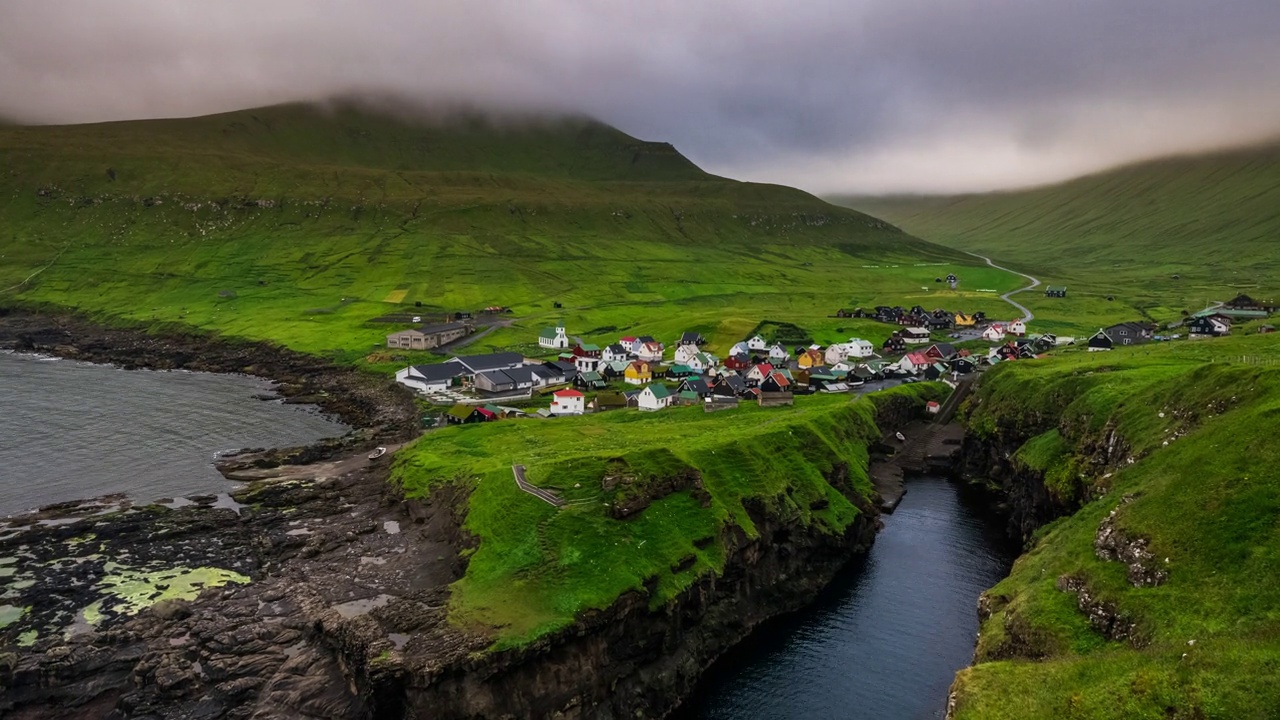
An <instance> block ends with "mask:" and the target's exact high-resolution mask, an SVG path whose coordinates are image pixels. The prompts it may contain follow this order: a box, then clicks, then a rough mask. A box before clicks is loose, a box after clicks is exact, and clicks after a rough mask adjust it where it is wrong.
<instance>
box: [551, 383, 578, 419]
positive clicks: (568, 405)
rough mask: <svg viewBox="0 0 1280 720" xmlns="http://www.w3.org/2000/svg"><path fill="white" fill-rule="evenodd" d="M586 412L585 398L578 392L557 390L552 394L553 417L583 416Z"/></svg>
mask: <svg viewBox="0 0 1280 720" xmlns="http://www.w3.org/2000/svg"><path fill="white" fill-rule="evenodd" d="M584 412H586V403H585V396H583V394H582V393H580V392H578V391H577V390H567V389H566V390H557V391H555V392H553V393H551V414H552V415H581V414H583V413H584Z"/></svg>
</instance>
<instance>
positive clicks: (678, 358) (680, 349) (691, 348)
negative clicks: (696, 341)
mask: <svg viewBox="0 0 1280 720" xmlns="http://www.w3.org/2000/svg"><path fill="white" fill-rule="evenodd" d="M700 352H702V351H701V350H699V349H698V346H697V345H679V346H677V347H676V352H675V355H674V356H673V357H672V360H673V361H674V362H675V363H676V364H679V365H687V364H689V359H690V358H692V357H693V356H694V355H697V354H698V353H700Z"/></svg>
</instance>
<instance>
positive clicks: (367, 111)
mask: <svg viewBox="0 0 1280 720" xmlns="http://www.w3.org/2000/svg"><path fill="white" fill-rule="evenodd" d="M0 165H3V167H5V168H6V170H7V172H5V173H4V174H3V175H0V197H4V198H6V199H7V200H6V202H5V203H4V204H3V205H0V227H2V228H3V230H0V256H2V257H0V261H2V262H0V304H3V303H14V302H16V303H28V304H30V303H49V304H53V305H56V306H61V307H74V308H79V309H83V310H89V311H93V312H97V313H99V314H100V315H101V316H103V317H105V318H114V319H120V320H132V321H141V322H168V321H178V322H181V323H183V324H185V325H190V326H194V327H200V328H205V329H209V330H214V331H217V332H223V333H228V334H232V335H237V336H243V337H251V338H259V339H269V340H276V341H280V342H284V343H287V344H289V345H290V346H292V347H295V348H298V349H303V350H307V351H312V352H324V353H332V354H334V355H335V356H339V355H340V356H344V357H363V356H364V355H365V354H367V353H368V352H369V350H370V348H371V347H372V346H374V345H376V344H378V343H379V342H380V340H381V337H382V335H383V334H384V333H385V332H387V325H386V324H379V323H374V322H371V320H373V319H376V318H378V317H380V316H383V315H386V314H387V313H393V312H397V311H403V310H404V309H405V308H406V307H407V308H409V309H410V310H411V311H412V313H411V314H422V315H426V314H433V313H443V312H444V311H454V310H473V309H476V308H480V307H485V306H489V305H503V306H508V307H514V308H515V310H516V315H517V316H518V317H521V318H528V320H527V323H528V324H527V325H524V324H523V323H524V322H525V321H524V320H517V323H516V327H514V328H503V329H500V330H498V331H497V332H496V333H495V334H493V335H491V336H488V337H487V338H486V342H488V343H489V344H490V345H491V346H513V345H518V344H520V343H521V342H528V341H530V340H532V339H533V338H534V337H536V333H537V330H538V326H540V325H541V324H544V323H545V322H546V321H548V320H550V319H552V318H553V316H554V318H555V319H560V318H563V319H565V320H566V321H568V322H570V323H571V324H572V327H571V330H573V331H574V332H578V333H582V332H587V331H591V330H594V329H602V328H618V327H625V326H638V325H640V324H643V323H648V325H647V327H649V328H650V329H651V331H652V332H653V333H655V334H656V333H657V332H668V331H669V332H672V333H676V332H679V331H682V330H684V329H697V330H699V331H700V332H703V333H704V334H706V335H709V336H713V337H716V338H717V339H720V338H721V337H722V338H723V340H725V341H736V340H738V339H740V337H737V336H738V335H739V334H740V333H742V332H746V331H747V330H749V329H751V328H752V327H754V325H755V324H756V323H758V322H759V321H760V320H761V319H762V318H764V317H770V318H772V319H781V320H786V321H790V322H796V321H798V320H805V319H806V318H808V319H809V320H814V319H816V318H825V317H826V316H827V315H829V314H830V313H831V312H832V310H834V308H836V307H842V306H844V305H846V304H848V303H849V302H851V298H850V292H851V288H853V287H858V288H861V290H862V293H863V296H864V297H865V300H866V301H868V302H870V301H872V300H874V299H875V298H877V297H882V296H883V297H887V296H890V295H894V294H898V293H900V292H901V291H902V289H903V288H910V289H916V290H918V288H919V286H920V283H921V278H918V277H915V275H921V276H923V275H929V278H928V280H930V281H931V280H932V274H933V271H932V270H923V271H917V272H915V273H913V274H910V276H909V277H908V273H906V272H905V271H893V272H890V271H888V270H877V271H876V272H872V271H870V270H867V269H864V267H865V266H879V265H880V264H881V263H889V264H891V265H892V266H893V267H897V266H898V265H899V263H901V264H902V266H903V267H909V266H915V265H920V264H925V263H955V264H960V265H963V264H972V263H973V262H974V261H973V260H972V259H971V258H966V257H965V256H963V255H962V254H960V253H957V252H955V251H952V250H948V249H945V248H941V247H939V246H936V245H931V244H929V243H926V242H923V241H921V240H918V239H916V238H913V237H911V236H908V235H906V234H904V233H902V232H901V231H899V230H898V229H897V228H894V227H892V226H890V225H888V224H887V223H884V222H882V221H879V220H877V219H875V218H872V217H869V216H867V215H864V214H861V213H858V212H854V211H852V210H848V209H845V208H839V207H835V206H832V205H830V204H827V203H826V202H824V201H822V200H820V199H818V198H816V197H814V196H812V195H809V194H807V193H804V192H801V191H799V190H796V189H793V188H786V187H780V186H776V185H762V184H753V183H743V182H737V181H734V180H729V179H726V178H721V177H716V176H713V175H710V174H708V173H706V172H704V171H702V170H701V169H700V168H698V167H697V166H696V165H694V164H693V163H692V162H690V161H689V160H688V159H686V158H685V157H684V156H683V155H681V154H680V153H679V152H678V151H676V149H675V148H673V147H672V146H671V145H668V144H665V143H655V142H644V141H641V140H638V139H636V138H634V137H631V136H629V135H627V134H626V133H623V132H621V131H620V130H617V129H615V128H612V127H609V126H608V125H605V124H603V123H600V122H597V121H594V120H590V119H587V118H582V117H556V116H534V115H522V116H517V115H511V114H505V115H503V114H484V113H479V112H476V111H464V110H451V111H448V112H436V113H426V112H423V111H410V110H406V109H405V108H403V107H388V106H386V105H381V106H372V105H368V104H361V103H357V102H350V101H348V102H338V103H330V104H326V105H299V104H294V105H281V106H275V107H268V108H260V109H256V110H245V111H240V112H232V113H225V114H220V115H211V116H208V117H199V118H189V119H176V120H143V121H133V122H117V123H104V124H94V125H79V126H42V127H14V126H10V127H0ZM885 267H886V268H888V267H889V265H885ZM974 272H981V271H978V270H975V271H974ZM992 272H994V271H992ZM992 282H996V283H1000V282H1004V283H1010V282H1015V281H1013V280H1011V278H1009V277H1008V276H1005V275H1003V274H996V275H995V276H993V279H992ZM860 301H861V300H860ZM979 304H980V302H979ZM560 306H563V307H560ZM662 306H668V307H667V309H666V310H659V309H658V308H661V307H662ZM810 315H812V316H813V317H809V316H810ZM611 332H612V330H602V333H605V336H606V337H607V333H611Z"/></svg>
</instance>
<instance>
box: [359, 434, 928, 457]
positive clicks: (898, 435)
mask: <svg viewBox="0 0 1280 720" xmlns="http://www.w3.org/2000/svg"><path fill="white" fill-rule="evenodd" d="M893 436H894V437H896V438H898V442H906V441H907V436H906V435H903V434H902V433H900V432H896V433H894V434H893ZM378 449H379V450H381V449H382V448H378ZM369 457H373V456H372V455H370V456H369Z"/></svg>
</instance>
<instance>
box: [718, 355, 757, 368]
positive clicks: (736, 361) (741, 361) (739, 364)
mask: <svg viewBox="0 0 1280 720" xmlns="http://www.w3.org/2000/svg"><path fill="white" fill-rule="evenodd" d="M724 367H725V369H726V370H746V369H747V368H749V367H751V358H749V357H747V356H746V355H745V354H743V355H739V354H734V355H730V356H729V357H727V358H725V359H724Z"/></svg>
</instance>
